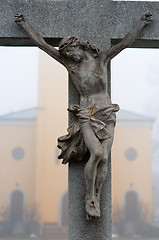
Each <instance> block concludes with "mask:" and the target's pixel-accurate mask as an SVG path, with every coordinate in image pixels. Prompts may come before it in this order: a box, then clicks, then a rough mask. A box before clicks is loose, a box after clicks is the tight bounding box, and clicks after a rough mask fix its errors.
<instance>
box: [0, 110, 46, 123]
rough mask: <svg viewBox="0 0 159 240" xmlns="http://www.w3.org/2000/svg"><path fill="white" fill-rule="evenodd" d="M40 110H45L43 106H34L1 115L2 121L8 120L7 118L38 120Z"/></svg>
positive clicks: (0, 119)
mask: <svg viewBox="0 0 159 240" xmlns="http://www.w3.org/2000/svg"><path fill="white" fill-rule="evenodd" d="M39 110H44V108H42V107H33V108H27V109H22V110H19V111H16V112H11V113H8V114H5V115H1V116H0V121H5V120H6V121H7V120H12V121H13V120H14V121H16V120H17V121H19V120H21V121H23V120H25V121H26V120H36V118H37V112H38V111H39Z"/></svg>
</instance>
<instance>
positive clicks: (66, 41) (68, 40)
mask: <svg viewBox="0 0 159 240" xmlns="http://www.w3.org/2000/svg"><path fill="white" fill-rule="evenodd" d="M76 40H78V38H77V37H75V36H72V37H71V36H68V37H64V38H63V39H62V40H61V41H60V43H59V50H63V49H64V48H65V47H67V46H68V45H70V44H71V43H73V42H74V41H76Z"/></svg>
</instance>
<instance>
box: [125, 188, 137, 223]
mask: <svg viewBox="0 0 159 240" xmlns="http://www.w3.org/2000/svg"><path fill="white" fill-rule="evenodd" d="M124 216H125V221H126V222H137V221H138V220H139V219H140V208H139V198H138V194H137V193H136V192H135V191H129V192H127V193H126V196H125V206H124Z"/></svg>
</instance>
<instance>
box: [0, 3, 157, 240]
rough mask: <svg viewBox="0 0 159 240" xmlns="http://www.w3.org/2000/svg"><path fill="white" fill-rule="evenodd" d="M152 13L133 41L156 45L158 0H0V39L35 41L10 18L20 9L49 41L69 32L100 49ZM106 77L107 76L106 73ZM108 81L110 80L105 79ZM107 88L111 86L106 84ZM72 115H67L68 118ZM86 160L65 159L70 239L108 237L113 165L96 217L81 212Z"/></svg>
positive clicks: (8, 42) (72, 90)
mask: <svg viewBox="0 0 159 240" xmlns="http://www.w3.org/2000/svg"><path fill="white" fill-rule="evenodd" d="M147 10H149V11H151V12H152V13H153V18H154V23H153V24H152V25H151V27H150V26H148V27H146V28H145V29H144V30H143V31H142V33H141V34H140V36H139V40H138V41H136V42H135V44H134V46H135V47H138V46H140V47H149V46H151V47H158V46H159V14H158V13H159V3H158V2H112V1H104V0H80V1H79V0H70V1H68V0H45V1H43V0H1V1H0V18H1V21H0V45H8V46H26V45H34V44H33V43H32V42H31V41H30V40H29V39H28V37H27V36H26V35H25V33H24V32H23V31H21V30H20V28H19V27H17V26H16V25H15V24H14V22H13V16H14V15H15V14H17V13H22V14H24V15H25V16H26V17H27V19H28V20H29V22H30V23H31V24H32V25H33V27H34V28H35V29H36V30H37V31H38V32H39V33H40V34H41V35H42V36H43V37H45V38H46V41H49V42H50V43H51V44H53V45H56V44H57V42H58V41H59V39H60V38H62V37H64V36H68V35H75V36H78V37H79V38H80V39H81V40H86V39H87V40H90V41H91V42H92V43H94V44H96V45H97V47H99V48H100V49H107V48H109V47H110V45H111V41H112V40H113V42H116V41H118V39H121V38H122V37H123V36H124V35H125V34H126V33H127V32H128V31H129V30H130V29H131V28H132V26H133V25H134V23H135V22H136V21H137V20H138V19H139V18H140V16H141V15H142V14H143V12H145V11H147ZM109 80H110V78H109ZM109 86H110V81H109ZM109 92H110V87H109ZM69 99H70V103H76V102H77V103H78V101H79V97H78V94H77V92H76V90H75V88H74V86H73V84H72V83H71V82H70V93H69ZM72 121H73V117H72V116H70V122H72ZM86 161H87V160H86V159H84V160H83V161H82V162H71V163H70V165H69V196H70V199H69V216H70V217H69V240H87V239H90V240H94V239H99V240H110V239H111V165H110V164H109V171H108V176H107V179H106V182H105V185H104V186H103V191H102V199H101V207H102V216H101V218H100V219H99V220H95V221H87V220H86V218H85V209H84V197H85V182H84V175H83V171H84V166H85V162H86Z"/></svg>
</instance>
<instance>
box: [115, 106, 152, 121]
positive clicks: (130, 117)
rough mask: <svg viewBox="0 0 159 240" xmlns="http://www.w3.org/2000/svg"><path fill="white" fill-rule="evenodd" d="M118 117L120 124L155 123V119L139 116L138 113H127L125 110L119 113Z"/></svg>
mask: <svg viewBox="0 0 159 240" xmlns="http://www.w3.org/2000/svg"><path fill="white" fill-rule="evenodd" d="M116 115H117V121H118V122H140V123H145V122H149V123H153V121H154V119H153V118H151V117H149V116H146V115H142V114H138V113H135V112H131V111H127V110H123V109H121V110H120V111H119V112H117V114H116Z"/></svg>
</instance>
